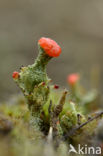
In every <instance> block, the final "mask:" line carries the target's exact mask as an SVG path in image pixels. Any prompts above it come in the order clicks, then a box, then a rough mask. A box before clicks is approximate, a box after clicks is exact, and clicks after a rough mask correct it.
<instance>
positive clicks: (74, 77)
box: [67, 73, 79, 85]
mask: <svg viewBox="0 0 103 156" xmlns="http://www.w3.org/2000/svg"><path fill="white" fill-rule="evenodd" d="M78 80H79V75H78V74H76V73H74V74H70V75H69V76H68V77H67V81H68V83H69V84H70V85H75V84H76V83H77V81H78Z"/></svg>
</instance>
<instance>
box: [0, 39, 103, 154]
mask: <svg viewBox="0 0 103 156" xmlns="http://www.w3.org/2000/svg"><path fill="white" fill-rule="evenodd" d="M42 40H43V42H41V41H42ZM39 43H40V44H38V49H39V55H38V57H37V59H36V60H35V61H34V64H32V65H28V66H27V67H21V70H20V72H19V73H18V72H14V73H13V79H14V81H15V82H16V83H17V85H18V86H19V88H20V89H21V91H22V92H23V94H24V98H23V97H22V96H21V97H17V98H16V99H15V98H14V99H15V100H14V101H10V102H9V104H8V103H7V104H3V105H0V113H1V114H0V135H1V136H0V137H1V139H0V140H1V145H2V146H3V147H2V149H3V148H7V149H8V152H7V153H8V155H14V156H16V155H17V156H18V155H23V156H27V155H29V156H31V155H41V154H42V155H48V152H49V153H50V154H51V155H59V156H62V155H67V154H68V150H69V144H72V145H73V146H75V147H77V145H78V144H82V145H83V144H88V145H93V138H94V136H95V130H96V128H97V127H98V122H99V120H100V118H101V117H102V115H103V112H102V111H99V112H97V113H94V110H93V109H92V107H91V105H93V104H94V105H95V104H96V103H97V102H98V93H97V92H94V91H91V92H89V93H85V92H82V91H81V87H80V85H79V83H78V82H76V81H78V76H76V75H73V76H72V79H69V82H70V83H71V91H68V90H66V89H62V88H60V89H58V86H57V85H54V84H53V82H51V80H50V79H49V78H48V76H47V73H46V65H47V63H48V62H49V61H50V60H51V59H52V58H53V56H54V57H57V56H59V54H60V53H61V49H60V48H59V45H57V43H55V41H53V40H51V39H47V38H41V40H40V41H39ZM41 43H42V44H41ZM51 56H52V57H51ZM96 106H97V105H96ZM95 110H96V111H97V110H98V109H96V108H95ZM88 112H89V113H88ZM97 136H98V135H97ZM8 142H10V143H9V144H8ZM99 144H100V145H101V144H102V143H101V142H99ZM6 146H7V147H6ZM3 152H5V151H3V150H2V151H1V153H2V155H4V156H5V155H6V154H5V153H3ZM68 155H69V154H68Z"/></svg>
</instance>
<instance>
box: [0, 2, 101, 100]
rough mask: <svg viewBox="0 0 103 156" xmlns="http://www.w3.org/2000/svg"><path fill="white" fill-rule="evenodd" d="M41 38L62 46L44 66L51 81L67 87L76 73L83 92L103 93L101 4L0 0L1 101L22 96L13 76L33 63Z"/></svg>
mask: <svg viewBox="0 0 103 156" xmlns="http://www.w3.org/2000/svg"><path fill="white" fill-rule="evenodd" d="M42 36H44V37H50V38H52V39H54V40H56V41H57V42H58V43H59V44H60V45H61V47H62V54H61V56H60V57H58V58H56V59H52V61H51V62H50V63H49V65H48V74H49V77H50V78H52V79H53V82H54V83H57V84H59V85H61V86H67V82H66V77H67V75H68V74H70V73H74V72H79V73H81V75H82V83H83V84H84V85H85V86H86V87H87V88H89V87H92V86H93V85H94V87H98V89H99V90H100V92H102V91H103V85H102V84H103V81H102V79H103V1H102V0H98V1H97V0H86V1H83V0H78V1H77V0H15V1H14V0H9V1H8V0H0V101H2V100H6V99H8V97H10V96H11V95H12V94H15V93H17V92H20V90H19V89H18V87H17V86H16V84H15V83H14V82H13V80H12V72H13V71H15V70H16V71H19V68H20V67H21V65H24V66H27V65H28V64H32V63H33V60H34V59H35V58H36V56H37V55H38V49H37V41H38V39H39V38H40V37H42ZM91 80H92V83H91Z"/></svg>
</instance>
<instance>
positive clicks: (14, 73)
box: [12, 71, 20, 79]
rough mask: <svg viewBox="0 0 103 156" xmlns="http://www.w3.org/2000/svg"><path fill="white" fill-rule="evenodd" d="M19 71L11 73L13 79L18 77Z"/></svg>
mask: <svg viewBox="0 0 103 156" xmlns="http://www.w3.org/2000/svg"><path fill="white" fill-rule="evenodd" d="M19 76H20V75H19V73H18V72H16V71H15V72H13V74H12V77H13V79H18V78H19Z"/></svg>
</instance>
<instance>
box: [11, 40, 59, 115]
mask: <svg viewBox="0 0 103 156" xmlns="http://www.w3.org/2000/svg"><path fill="white" fill-rule="evenodd" d="M38 49H39V55H38V57H37V59H36V60H35V62H34V64H32V65H28V66H27V67H22V68H21V71H20V73H18V72H14V73H13V75H12V77H13V79H14V81H15V82H16V83H17V85H18V86H19V87H20V88H21V90H22V92H23V94H24V96H25V97H26V100H27V103H28V107H29V109H30V111H31V114H32V115H33V116H37V117H39V116H40V113H41V110H42V107H43V105H44V104H45V103H46V102H47V100H48V96H49V86H48V82H49V78H48V76H47V73H46V65H47V63H48V62H49V61H50V60H51V59H52V58H53V57H58V56H59V55H60V53H61V48H60V46H59V45H58V44H57V43H56V42H55V41H53V40H51V39H50V38H45V37H42V38H40V40H39V41H38Z"/></svg>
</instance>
